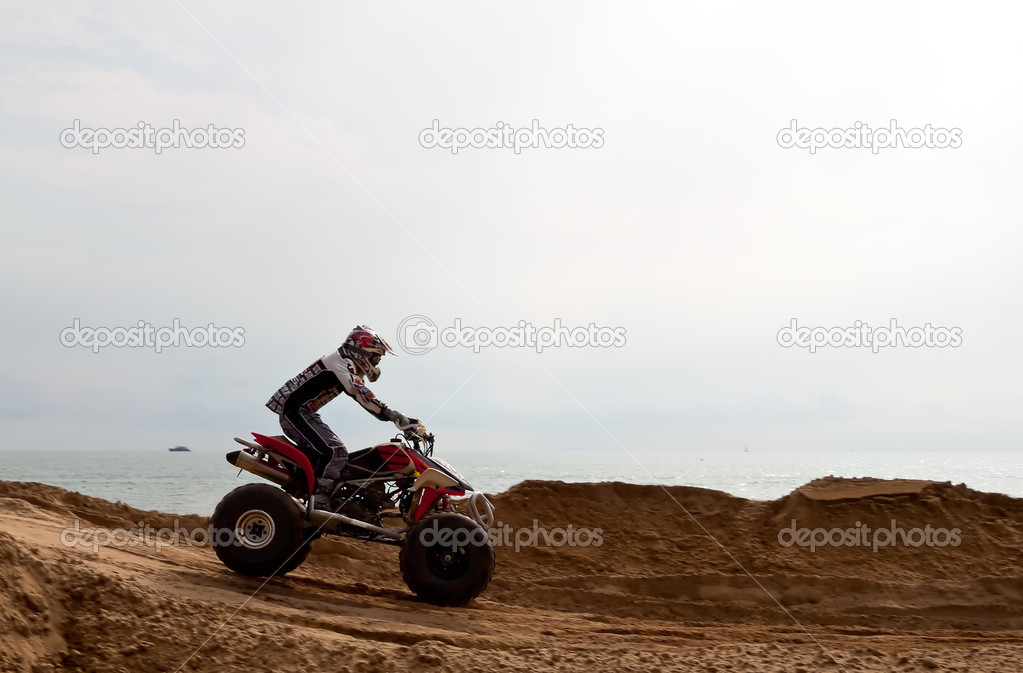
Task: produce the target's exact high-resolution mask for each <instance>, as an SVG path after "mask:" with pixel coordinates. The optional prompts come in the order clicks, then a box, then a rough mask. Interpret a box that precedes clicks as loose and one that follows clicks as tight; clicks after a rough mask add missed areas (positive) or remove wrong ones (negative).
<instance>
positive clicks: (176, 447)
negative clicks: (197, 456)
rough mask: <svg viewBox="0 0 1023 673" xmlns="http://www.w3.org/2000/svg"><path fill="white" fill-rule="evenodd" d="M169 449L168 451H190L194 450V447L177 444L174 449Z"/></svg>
mask: <svg viewBox="0 0 1023 673" xmlns="http://www.w3.org/2000/svg"><path fill="white" fill-rule="evenodd" d="M167 450H168V451H189V452H191V451H192V449H190V448H188V447H187V446H175V447H174V448H173V449H167Z"/></svg>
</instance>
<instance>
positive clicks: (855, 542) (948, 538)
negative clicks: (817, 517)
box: [778, 519, 962, 554]
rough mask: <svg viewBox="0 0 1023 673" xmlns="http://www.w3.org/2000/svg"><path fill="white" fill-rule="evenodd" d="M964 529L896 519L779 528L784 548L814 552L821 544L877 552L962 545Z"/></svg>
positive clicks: (779, 542) (793, 522) (779, 535)
mask: <svg viewBox="0 0 1023 673" xmlns="http://www.w3.org/2000/svg"><path fill="white" fill-rule="evenodd" d="M961 534H962V531H961V530H960V529H958V528H953V529H952V530H949V529H947V528H932V527H931V525H930V524H927V525H926V526H924V527H923V528H910V529H909V530H906V529H905V528H902V527H900V526H899V524H898V522H897V521H896V520H895V519H892V521H891V525H890V526H889V527H888V528H876V529H875V528H871V527H870V526H865V525H863V524H862V523H861V522H859V521H857V522H856V523H855V525H854V526H853V527H851V528H831V529H830V530H829V529H827V528H814V529H812V530H811V529H810V528H805V527H804V528H797V527H796V520H795V519H793V520H792V525H790V526H789V527H788V528H782V529H781V530H780V531H778V544H780V545H781V546H782V547H791V546H792V545H798V546H800V547H809V548H810V553H811V554H812V553H813V552H814V551H815V550H816V549H817V547H870V548H872V549H873V550H874V552H875V553H876V552H877V550H878V549H880V548H882V547H896V546H898V545H899V544H901V545H902V546H903V547H958V546H959V545H960V544H962V537H961Z"/></svg>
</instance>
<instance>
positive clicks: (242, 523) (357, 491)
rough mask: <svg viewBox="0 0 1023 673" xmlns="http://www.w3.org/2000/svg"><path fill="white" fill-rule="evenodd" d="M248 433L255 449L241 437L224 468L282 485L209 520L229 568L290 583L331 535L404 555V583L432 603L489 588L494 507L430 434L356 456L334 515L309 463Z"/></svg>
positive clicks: (233, 500) (255, 492) (223, 507)
mask: <svg viewBox="0 0 1023 673" xmlns="http://www.w3.org/2000/svg"><path fill="white" fill-rule="evenodd" d="M252 435H253V437H254V438H255V440H256V442H255V443H253V442H249V441H246V440H244V439H238V438H237V437H236V438H235V441H236V442H238V443H239V444H242V445H243V446H244V447H245V448H244V449H242V450H241V451H234V452H232V453H229V454H227V462H229V463H231V464H232V465H234V466H235V467H239V468H241V469H243V470H248V471H249V472H252V473H253V474H256V475H258V476H260V477H263V478H264V479H267V480H269V481H272V482H273V483H275V484H277V486H271V485H269V484H261V483H258V484H245V485H244V486H239V487H238V488H236V489H234V490H233V491H231V492H230V493H228V494H227V495H226V496H225V497H224V499H223V500H221V501H220V504H219V505H217V508H216V510H215V511H214V512H213V522H212V523H213V529H214V535H213V536H212V537H213V547H214V550H215V551H216V553H217V556H218V557H219V558H220V560H221V561H222V562H223V563H224V565H226V566H227V567H228V568H230V569H231V570H233V571H235V572H236V573H239V574H241V575H248V576H250V577H270V576H275V575H276V576H279V575H285V574H287V573H289V572H291V571H292V570H294V569H295V568H297V567H298V566H299V565H301V564H302V562H303V561H304V560H305V559H306V557H307V556H308V555H309V549H310V546H311V545H312V542H313V540H315V539H316V538H318V537H320V536H321V535H324V534H329V535H338V536H341V537H351V538H357V539H361V540H365V541H366V542H379V543H383V544H390V545H395V546H399V547H401V552H400V554H399V557H398V558H399V564H400V566H401V575H402V577H403V578H404V580H405V583H406V584H407V585H408V587H409V589H411V590H412V592H413V593H415V594H416V595H417V596H419V597H420V598H421V599H423V600H425V601H427V602H430V603H433V604H435V605H464V604H465V603H468V602H469V601H471V600H472V599H474V598H476V597H477V596H479V595H480V593H482V592H483V590H484V589H486V587H487V585H488V584H489V583H490V578H491V577H492V576H493V574H494V550H493V548H492V547H491V545H490V544H488V541H489V539H488V531H489V529H490V527H491V526H493V524H494V508H493V506H492V505H491V504H490V502H489V501H488V500H487V499H486V497H485V496H484V495H483V494H482V493H478V492H473V490H472V487H471V486H470V485H469V484H468V483H467V482H466V481H465V478H464V477H462V475H460V474H459V473H458V472H456V471H455V470H454V468H452V467H451V466H450V465H448V464H447V463H445V462H444V461H442V460H440V459H438V458H434V457H433V437H432V436H429V437H425V438H424V437H419V436H417V435H414V434H410V436H409V437H408V438H405V437H402V436H400V435H399V436H398V437H395V438H394V439H393V440H391V441H390V442H388V443H386V444H380V445H378V446H374V447H371V448H368V449H363V450H361V451H356V452H354V453H352V454H350V455H349V457H348V465H347V466H346V467H345V470H344V472H343V473H342V474H341V479H340V480H338V485H337V486H336V487H335V489H334V491H333V493H332V494H331V502H330V508H329V509H315V508H314V506H313V502H314V498H313V497H312V495H311V494H312V492H313V490H314V484H315V478H314V475H313V469H312V465H311V464H310V462H309V458H307V457H306V455H305V454H304V453H302V451H300V450H299V449H298V448H297V447H296V446H295V445H294V444H292V443H291V442H289V441H287V438H285V437H266V436H264V435H259V434H256V433H252ZM385 520H386V523H385ZM387 523H390V524H391V525H387ZM225 531H227V532H229V533H230V534H227V533H225Z"/></svg>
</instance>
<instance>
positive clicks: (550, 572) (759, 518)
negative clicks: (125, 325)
mask: <svg viewBox="0 0 1023 673" xmlns="http://www.w3.org/2000/svg"><path fill="white" fill-rule="evenodd" d="M492 500H493V502H494V504H495V506H496V508H497V516H498V519H499V524H498V526H497V527H496V528H495V531H494V535H495V544H496V551H497V554H498V565H497V572H496V575H495V578H494V581H493V583H492V584H491V587H490V589H489V590H488V591H487V592H486V593H485V594H484V595H483V597H481V599H479V600H477V601H476V602H475V603H474V604H472V605H471V606H469V607H467V608H464V609H458V610H451V609H448V610H442V609H440V608H435V607H433V606H429V605H425V604H422V603H420V602H418V601H416V600H414V599H413V598H412V597H410V596H409V594H408V591H407V589H406V588H405V587H404V585H403V584H402V582H401V580H400V577H399V574H398V571H397V550H396V549H394V548H391V547H384V546H379V545H371V544H365V543H358V542H354V541H346V540H335V539H329V538H326V539H322V540H319V541H317V542H316V544H315V545H314V550H313V553H312V555H311V556H310V558H309V560H308V561H307V562H306V564H305V565H303V566H302V567H301V568H300V569H299V570H298V571H296V572H295V573H294V574H293V575H290V576H288V577H286V578H276V579H272V580H270V581H269V582H266V583H265V585H264V584H263V583H262V581H259V580H252V579H247V578H243V577H239V576H237V575H234V574H232V573H230V572H229V571H227V570H226V569H224V568H223V567H222V566H221V565H220V564H219V562H218V561H217V560H216V557H215V556H214V555H213V553H212V552H211V550H209V549H208V548H202V547H188V546H184V545H182V546H177V547H165V548H163V549H161V550H159V551H157V550H156V549H154V548H153V547H151V546H145V545H139V546H125V547H122V548H112V547H111V548H99V549H98V550H95V553H94V550H93V549H91V548H87V547H83V546H80V545H71V546H67V545H65V544H62V539H63V538H62V532H63V531H64V530H65V529H67V528H68V527H69V526H71V525H72V522H73V521H74V520H76V519H77V520H78V521H79V525H80V526H93V527H95V526H105V527H110V528H117V527H120V528H132V527H135V526H138V525H139V524H140V522H143V523H146V524H149V525H150V526H152V527H153V528H172V527H173V526H174V525H175V524H176V525H178V526H179V528H182V529H187V528H202V527H205V526H207V525H208V520H206V519H204V518H202V517H181V516H176V515H173V514H165V513H159V512H145V511H140V510H136V509H133V508H131V507H129V506H127V505H124V504H119V503H118V504H115V503H109V502H106V501H103V500H98V499H95V498H90V497H87V496H83V495H80V494H77V493H70V492H68V491H64V490H62V489H59V488H55V487H50V486H42V485H39V484H22V483H10V482H0V530H2V532H0V670H4V671H6V670H11V671H33V672H34V673H39V672H42V671H48V670H76V671H176V670H178V668H179V666H181V665H182V664H184V667H183V668H182V669H181V670H186V671H194V670H209V671H225V670H276V671H286V670H302V671H308V670H321V669H322V670H337V671H348V672H349V673H351V672H352V671H392V670H393V671H399V670H412V671H461V670H465V669H466V668H467V667H471V668H473V669H475V670H481V671H489V670H495V671H496V670H523V671H525V670H546V669H551V670H553V669H557V670H569V671H572V670H579V671H584V670H585V671H592V670H594V669H597V670H615V671H637V672H638V671H644V672H645V671H649V670H654V669H659V670H707V671H712V670H718V671H727V670H778V671H782V670H784V671H792V670H799V669H800V668H803V669H804V670H807V671H809V670H816V669H819V668H822V667H829V666H830V667H832V668H833V669H834V670H841V669H839V668H837V667H836V666H835V663H834V661H833V660H832V659H831V656H832V655H834V657H835V658H836V659H837V660H839V661H840V662H841V665H842V666H843V667H845V668H846V670H850V671H852V670H914V669H918V670H929V669H934V668H937V669H944V668H949V669H951V668H952V667H953V666H958V670H968V667H967V664H966V663H965V662H973V665H974V666H978V669H977V670H1016V668H1017V667H1018V664H1017V662H1018V661H1019V660H1020V656H1021V653H1023V649H1021V645H1023V643H1021V639H1020V633H1019V631H1020V629H1023V576H1021V573H1020V564H1021V562H1023V555H1021V553H1020V549H1021V543H1023V500H1019V499H1015V498H1010V497H1008V496H1004V495H997V494H989V493H980V492H977V491H973V490H971V489H969V488H967V487H965V486H963V485H958V486H954V485H952V484H950V483H935V482H923V481H906V480H900V481H882V480H876V479H854V480H850V479H835V478H831V477H829V478H825V479H819V480H816V481H814V482H811V483H810V484H807V485H805V486H803V487H801V488H799V489H797V490H795V491H794V492H793V493H791V494H790V495H788V496H786V497H784V498H780V499H778V500H774V501H768V502H760V501H750V500H744V499H741V498H736V497H734V496H731V495H728V494H726V493H722V492H718V491H711V490H707V489H699V488H687V487H666V488H662V487H659V486H640V485H633V484H622V483H601V484H567V483H561V482H538V481H529V482H523V483H521V484H518V485H517V486H515V487H513V488H512V489H510V490H508V491H507V492H505V493H501V494H498V495H495V496H492ZM881 538H883V540H882V539H881ZM881 541H883V542H884V544H879V542H881ZM261 585H262V586H261ZM257 590H258V593H257V594H256V597H255V598H250V596H252V594H253V593H254V592H256V591H257ZM800 625H802V626H805V627H806V628H807V629H808V630H809V631H811V632H812V633H813V635H814V637H815V638H816V639H817V640H818V641H819V642H820V644H817V643H815V642H814V640H813V639H811V638H810V637H809V636H808V635H807V632H806V631H804V629H803V628H802V626H800ZM221 627H222V628H221ZM218 629H219V630H218ZM211 636H212V638H211ZM595 642H600V643H601V647H600V648H599V649H595V648H594V647H593V643H595ZM204 643H205V644H204ZM197 649H198V653H197V654H196V655H195V657H193V658H191V659H189V655H191V654H192V653H193V652H195V651H196V650H197ZM825 650H827V652H826V651H825ZM828 652H830V654H828ZM186 660H187V663H185V662H186Z"/></svg>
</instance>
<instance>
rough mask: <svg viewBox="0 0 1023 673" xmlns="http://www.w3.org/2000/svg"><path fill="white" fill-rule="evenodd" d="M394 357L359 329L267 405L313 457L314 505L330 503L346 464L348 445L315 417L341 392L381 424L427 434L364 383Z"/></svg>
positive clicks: (378, 339) (373, 336)
mask: <svg viewBox="0 0 1023 673" xmlns="http://www.w3.org/2000/svg"><path fill="white" fill-rule="evenodd" d="M387 353H391V354H392V355H393V354H394V351H393V350H391V347H390V346H388V345H387V342H386V341H384V340H383V339H382V338H381V337H380V335H379V334H377V333H376V331H374V330H373V329H371V328H369V327H366V326H365V325H359V326H358V327H356V328H355V329H353V330H352V332H351V333H350V334H349V335H348V337H347V338H346V339H345V341H344V343H342V344H341V347H340V348H338V349H337V350H336V351H333V352H332V353H330V354H328V355H324V356H323V357H322V358H320V359H319V360H317V361H316V362H314V363H312V364H311V365H309V366H308V367H306V368H305V370H303V371H302V373H301V374H299V375H298V376H296V377H295V378H293V379H291V380H290V381H288V382H287V383H285V384H284V385H283V386H281V388H280V390H278V391H277V392H276V393H274V396H273V397H271V398H270V401H269V402H267V403H266V406H267V407H268V408H269V409H270V411H272V412H274V413H275V414H278V415H279V416H280V420H281V429H283V430H284V434H285V435H287V436H288V437H289V438H290V439H291V440H292V441H294V442H295V443H296V444H297V445H298V447H299V448H300V449H302V451H303V452H304V453H305V454H306V455H307V456H309V458H310V461H311V462H312V464H313V471H314V472H315V473H316V477H317V481H316V492H315V493H314V497H315V501H314V504H315V506H316V507H320V506H324V505H326V504H327V503H328V502H329V500H330V493H331V490H332V489H333V487H334V485H335V484H336V482H337V480H338V479H340V477H341V470H343V469H344V467H345V465H346V464H347V462H348V451H347V449H345V445H344V443H343V442H342V441H341V439H340V438H339V437H338V436H337V435H336V434H334V432H333V431H332V430H331V429H330V428H329V427H328V426H327V424H326V423H324V422H323V419H322V418H320V415H319V414H318V413H316V412H317V411H318V410H319V409H320V407H322V406H323V405H324V404H326V403H327V402H329V401H331V400H332V399H334V398H335V397H337V396H338V395H340V394H341V393H345V394H347V395H348V396H349V397H352V398H354V399H355V401H356V402H358V403H359V404H360V405H362V408H363V409H365V410H366V411H368V412H369V413H371V414H373V415H374V416H375V417H376V418H378V419H380V420H381V421H391V422H392V423H394V424H395V425H396V426H398V429H399V430H402V431H405V432H406V433H408V432H410V431H412V432H416V433H417V434H421V435H424V436H425V434H426V429H425V428H423V427H422V424H421V423H420V422H419V421H418V420H417V419H414V418H411V419H410V418H408V417H407V416H405V415H404V414H401V413H399V412H397V411H395V410H394V409H391V408H390V407H388V406H387V405H386V404H384V403H383V402H381V401H380V400H379V399H378V398H377V396H376V395H374V394H373V391H371V390H370V389H369V388H367V387H366V385H365V384H364V383H363V382H362V379H363V378H368V379H369V380H370V382H374V381H376V380H377V379H378V378H380V367H379V366H378V365H379V364H380V358H382V357H383V356H384V355H385V354H387Z"/></svg>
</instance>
